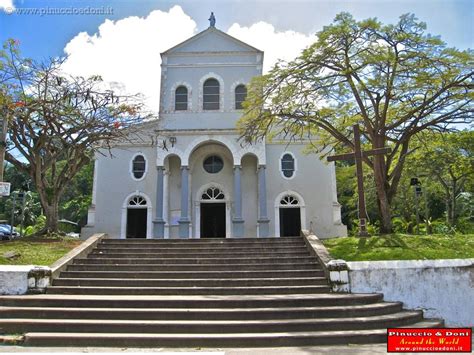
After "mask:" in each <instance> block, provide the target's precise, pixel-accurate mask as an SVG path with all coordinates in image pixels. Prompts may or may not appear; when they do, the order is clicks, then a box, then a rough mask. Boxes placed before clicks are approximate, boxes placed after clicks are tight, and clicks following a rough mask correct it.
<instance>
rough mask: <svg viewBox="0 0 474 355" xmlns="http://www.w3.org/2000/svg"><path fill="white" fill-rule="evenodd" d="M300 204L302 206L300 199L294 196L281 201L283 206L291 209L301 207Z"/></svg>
mask: <svg viewBox="0 0 474 355" xmlns="http://www.w3.org/2000/svg"><path fill="white" fill-rule="evenodd" d="M299 204H300V201H298V199H297V198H296V197H294V196H292V195H285V196H283V198H282V199H281V200H280V205H281V206H287V207H291V206H299Z"/></svg>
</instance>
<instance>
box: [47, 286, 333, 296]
mask: <svg viewBox="0 0 474 355" xmlns="http://www.w3.org/2000/svg"><path fill="white" fill-rule="evenodd" d="M46 292H47V293H50V294H70V295H71V294H75V295H130V296H135V295H286V294H308V293H327V292H330V287H329V286H325V285H311V286H307V285H301V286H286V285H285V286H241V287H106V286H81V287H77V286H51V287H48V288H47V290H46Z"/></svg>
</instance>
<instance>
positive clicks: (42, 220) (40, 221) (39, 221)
mask: <svg viewBox="0 0 474 355" xmlns="http://www.w3.org/2000/svg"><path fill="white" fill-rule="evenodd" d="M45 225H46V216H44V215H40V216H38V217H37V218H36V220H35V223H34V224H33V225H31V226H27V227H26V228H25V235H26V236H29V235H32V234H36V233H38V232H39V231H40V230H42V229H43V228H44V226H45Z"/></svg>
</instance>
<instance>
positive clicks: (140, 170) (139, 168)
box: [132, 155, 146, 179]
mask: <svg viewBox="0 0 474 355" xmlns="http://www.w3.org/2000/svg"><path fill="white" fill-rule="evenodd" d="M145 171H146V161H145V157H144V156H143V155H137V156H136V157H135V158H133V162H132V173H133V177H134V178H135V179H141V178H142V177H143V175H145Z"/></svg>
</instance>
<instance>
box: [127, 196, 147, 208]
mask: <svg viewBox="0 0 474 355" xmlns="http://www.w3.org/2000/svg"><path fill="white" fill-rule="evenodd" d="M146 205H147V203H146V200H145V198H144V197H142V196H133V197H132V198H131V199H130V200H129V201H128V207H129V208H141V207H146Z"/></svg>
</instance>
